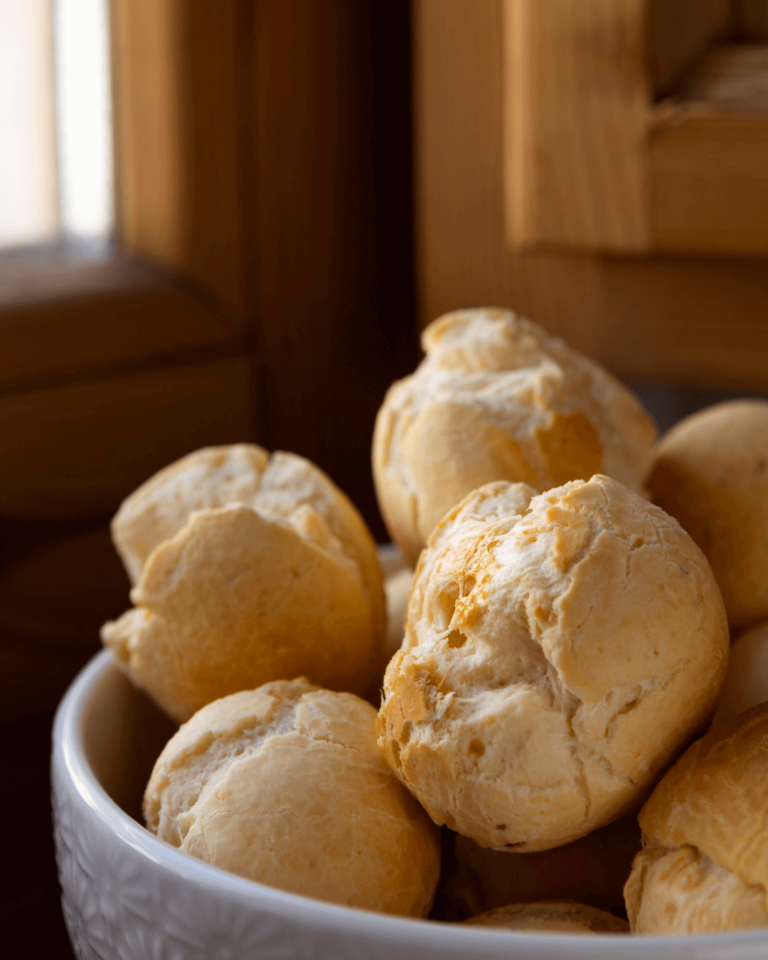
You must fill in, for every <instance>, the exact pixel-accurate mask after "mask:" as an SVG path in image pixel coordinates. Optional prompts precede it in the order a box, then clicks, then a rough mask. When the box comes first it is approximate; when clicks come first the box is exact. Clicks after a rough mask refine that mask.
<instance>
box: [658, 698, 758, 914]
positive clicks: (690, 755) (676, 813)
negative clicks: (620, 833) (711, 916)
mask: <svg viewBox="0 0 768 960" xmlns="http://www.w3.org/2000/svg"><path fill="white" fill-rule="evenodd" d="M767 817H768V704H761V705H760V706H758V707H754V708H753V709H752V710H748V711H747V712H746V713H743V714H741V715H740V716H738V717H734V718H733V719H732V720H730V721H728V722H727V723H724V724H723V725H722V726H719V727H716V728H715V729H713V730H712V731H710V732H709V733H708V734H707V735H706V736H705V737H702V739H701V740H697V741H696V743H694V744H693V745H692V746H691V747H689V748H688V750H687V751H686V752H685V753H684V754H683V755H682V757H680V759H679V760H678V761H677V763H676V764H675V765H674V766H673V767H672V769H671V770H669V772H668V773H667V774H666V775H665V776H664V777H663V778H662V780H661V781H660V782H659V784H658V785H657V786H656V788H655V790H654V791H653V793H652V794H651V795H650V797H649V798H648V800H647V801H646V803H645V805H644V806H643V808H642V810H641V811H640V817H639V819H640V826H641V828H642V831H643V835H644V839H645V841H646V842H648V841H650V842H655V843H657V844H662V845H663V846H665V847H681V846H683V845H685V844H689V845H690V846H693V847H695V848H696V849H697V850H699V851H700V852H701V853H703V854H705V855H706V856H707V857H709V859H710V860H712V861H713V862H714V863H715V864H717V865H718V866H720V867H724V868H725V869H727V870H730V871H731V872H732V873H734V874H736V876H738V877H739V878H740V879H741V880H743V881H744V883H747V884H756V883H759V884H760V885H761V886H762V887H763V890H764V891H765V892H766V894H767V895H768V831H766V829H765V823H766V818H767Z"/></svg>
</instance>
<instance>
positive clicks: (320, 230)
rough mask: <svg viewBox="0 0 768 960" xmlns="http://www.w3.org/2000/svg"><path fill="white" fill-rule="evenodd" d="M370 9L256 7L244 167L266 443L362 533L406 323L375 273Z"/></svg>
mask: <svg viewBox="0 0 768 960" xmlns="http://www.w3.org/2000/svg"><path fill="white" fill-rule="evenodd" d="M372 7H373V5H372V4H369V3H360V2H348V0H328V2H325V3H317V2H316V0H263V2H260V3H258V4H255V5H254V18H253V23H252V26H251V30H252V35H253V38H254V39H253V43H254V46H253V51H254V52H253V60H252V65H251V66H252V73H251V76H252V78H253V85H252V88H251V90H252V95H253V98H254V104H253V116H254V123H253V125H252V129H253V131H254V135H255V140H254V142H253V144H252V148H251V149H252V151H253V152H252V167H251V166H250V163H249V167H250V168H251V169H252V171H253V189H254V190H255V192H256V198H255V203H254V207H253V210H254V214H253V226H254V236H255V250H256V256H255V262H256V264H257V269H256V270H255V271H254V273H253V276H252V279H253V289H254V298H255V302H254V308H253V315H254V319H255V330H256V335H257V338H258V344H259V351H260V358H261V360H262V363H261V365H260V368H259V380H260V386H261V389H262V391H263V393H262V396H263V403H264V411H265V413H264V422H265V423H266V424H267V425H268V428H267V429H268V432H267V443H268V445H269V446H271V447H273V448H274V447H279V448H282V449H288V450H295V451H296V452H298V453H301V454H302V455H304V456H307V457H309V458H310V459H312V460H314V461H315V462H317V463H318V464H320V465H321V466H322V467H323V468H324V469H326V470H327V471H328V472H329V473H330V475H331V476H332V477H333V478H334V480H336V481H337V482H338V483H339V484H340V485H341V486H342V488H344V489H345V491H346V492H348V493H349V494H350V496H352V497H353V499H354V500H355V503H356V505H357V506H358V507H359V508H360V509H361V511H362V512H363V514H364V515H365V516H366V518H367V519H370V520H374V519H375V518H376V515H377V508H376V501H375V497H374V491H373V484H372V480H371V468H370V443H371V436H372V432H373V422H374V418H375V415H376V412H377V409H378V407H379V404H380V403H381V400H382V398H383V395H384V393H385V391H386V389H387V387H388V386H389V384H390V383H391V381H392V380H393V379H394V378H395V376H396V375H397V373H399V372H400V370H399V369H398V368H397V366H396V363H397V356H396V354H395V348H396V338H397V337H398V336H399V335H402V331H403V328H404V327H406V325H407V323H409V322H411V321H412V311H411V308H410V304H408V303H407V302H406V303H405V304H403V305H402V306H401V308H400V309H401V311H402V312H401V314H400V315H399V316H398V315H397V314H395V315H386V316H385V315H383V311H382V312H380V311H381V307H380V306H379V304H380V303H381V301H380V300H378V294H377V286H379V285H382V284H387V285H388V286H389V287H390V288H396V286H397V285H398V284H399V283H401V282H402V281H401V278H400V277H399V276H397V275H395V276H391V275H390V276H382V273H380V272H379V271H380V270H381V263H382V258H381V255H380V250H379V249H377V246H378V237H377V229H378V224H379V223H380V214H379V212H378V211H377V195H376V192H375V175H376V172H377V158H376V157H375V156H374V147H375V139H376V138H375V134H376V127H375V125H374V114H373V104H374V97H375V94H376V90H375V74H374V69H373V65H374V57H373V55H374V52H375V46H374V36H373V29H374V23H375V19H374V17H373V10H372ZM389 69H392V65H391V64H390V65H389ZM382 82H383V83H385V84H386V77H384V78H382ZM384 89H386V87H385V88H384ZM406 119H407V118H406ZM406 131H407V128H406ZM379 175H380V176H381V177H382V178H386V176H387V171H386V168H385V169H383V170H381V171H380V173H379ZM406 188H407V184H406ZM384 195H385V196H386V193H385V194H384ZM396 202H397V199H396V198H395V203H396ZM407 228H408V226H407V224H404V226H403V230H404V233H405V230H407ZM403 242H404V244H405V245H406V246H407V244H408V239H407V236H406V237H405V239H404V241H403ZM390 303H391V300H390ZM379 530H383V528H381V527H379Z"/></svg>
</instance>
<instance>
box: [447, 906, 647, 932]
mask: <svg viewBox="0 0 768 960" xmlns="http://www.w3.org/2000/svg"><path fill="white" fill-rule="evenodd" d="M464 923H469V924H473V925H474V926H482V927H503V928H505V929H507V930H520V931H530V932H531V933H534V932H535V933H576V934H584V933H587V934H590V933H629V924H628V923H627V921H626V920H622V919H620V918H619V917H614V915H613V914H612V913H606V911H605V910H598V909H597V907H590V906H587V905H586V904H583V903H575V902H573V901H571V900H546V901H543V902H541V903H510V904H507V905H506V906H504V907H496V908H495V909H493V910H488V911H487V912H486V913H481V914H478V915H477V916H475V917H470V918H469V919H468V920H465V921H464Z"/></svg>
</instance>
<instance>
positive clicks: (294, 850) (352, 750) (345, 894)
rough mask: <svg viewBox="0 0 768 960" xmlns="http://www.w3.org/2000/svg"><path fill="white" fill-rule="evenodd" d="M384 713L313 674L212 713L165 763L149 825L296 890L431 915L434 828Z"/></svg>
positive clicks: (152, 785)
mask: <svg viewBox="0 0 768 960" xmlns="http://www.w3.org/2000/svg"><path fill="white" fill-rule="evenodd" d="M375 717H376V711H375V710H374V708H373V707H371V706H370V704H368V703H366V702H365V701H363V700H360V699H359V698H357V697H355V696H353V695H352V694H348V693H332V692H330V691H328V690H323V689H321V688H319V687H316V686H314V685H312V684H310V683H308V682H307V681H306V680H304V679H298V680H293V681H275V682H273V683H268V684H264V685H263V686H262V687H259V688H258V689H256V690H249V691H244V692H241V693H236V694H232V695H231V696H228V697H224V698H222V699H221V700H217V701H215V702H214V703H211V704H209V705H208V706H206V707H204V708H203V709H202V710H199V711H198V712H197V713H196V714H195V715H194V717H192V719H191V720H190V721H188V722H187V723H186V724H184V725H183V726H182V727H181V728H180V729H179V730H178V732H177V733H176V734H175V735H174V736H173V737H172V738H171V740H170V741H169V742H168V744H167V745H166V747H165V749H164V750H163V751H162V753H161V755H160V757H159V758H158V760H157V762H156V764H155V767H154V770H153V771H152V775H151V777H150V780H149V783H148V785H147V789H146V792H145V796H144V816H145V819H146V822H147V826H148V827H149V829H150V830H152V831H153V832H154V833H156V834H157V835H158V836H159V837H160V838H161V839H163V840H166V841H167V842H168V843H171V844H173V845H174V846H176V847H181V848H182V849H184V850H185V851H187V852H188V853H191V854H192V855H194V856H196V857H198V858H199V859H202V860H206V861H207V862H209V863H212V864H214V865H215V866H218V867H221V868H222V869H225V870H229V871H231V872H233V873H237V874H239V875H241V876H245V877H249V878H250V879H253V880H257V881H259V882H262V883H266V884H269V885H271V886H276V887H279V888H281V889H284V890H290V891H292V892H294V893H301V894H305V895H308V896H316V897H320V898H321V899H326V900H331V901H333V902H336V903H345V904H348V905H351V906H358V907H363V908H367V909H374V910H383V911H385V912H389V913H396V914H403V915H407V916H422V915H424V914H425V913H426V912H427V911H428V910H429V906H430V905H431V902H432V897H433V894H434V890H435V887H436V884H437V879H438V874H439V869H440V846H439V844H440V840H439V834H438V832H437V830H436V829H435V827H434V826H433V825H432V824H431V823H430V821H429V819H428V817H427V816H426V815H425V813H424V811H423V810H422V809H421V808H420V807H419V805H418V803H416V801H415V800H414V799H413V798H412V797H411V796H410V794H409V793H408V792H407V791H406V790H405V789H404V788H403V787H402V785H401V784H400V783H399V782H398V781H397V779H396V778H395V777H394V776H393V774H392V772H391V771H390V769H389V767H388V766H387V764H386V762H385V761H384V759H383V757H382V756H381V753H380V751H379V750H378V748H377V746H376V736H375Z"/></svg>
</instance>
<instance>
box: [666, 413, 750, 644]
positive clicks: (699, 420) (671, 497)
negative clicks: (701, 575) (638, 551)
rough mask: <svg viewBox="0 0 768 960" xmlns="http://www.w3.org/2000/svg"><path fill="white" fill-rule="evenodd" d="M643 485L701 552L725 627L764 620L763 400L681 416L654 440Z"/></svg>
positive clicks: (743, 625)
mask: <svg viewBox="0 0 768 960" xmlns="http://www.w3.org/2000/svg"><path fill="white" fill-rule="evenodd" d="M648 485H649V488H650V491H651V494H652V496H653V500H654V503H658V505H659V506H660V507H662V508H663V509H664V510H666V511H667V512H668V513H670V514H672V516H673V517H676V518H677V519H678V520H679V521H680V523H681V524H682V525H683V527H685V529H686V530H687V531H688V533H690V535H691V536H692V537H693V539H694V540H695V541H696V543H697V544H698V545H699V546H700V547H701V549H702V550H703V551H704V554H705V555H706V557H707V559H708V560H709V562H710V564H711V566H712V570H713V571H714V574H715V578H716V580H717V582H718V584H719V586H720V589H721V591H722V593H723V600H724V601H725V608H726V610H727V612H728V619H729V621H730V623H731V625H732V626H733V627H745V626H749V625H750V624H752V623H755V622H756V621H758V620H760V619H764V618H765V617H768V401H765V400H732V401H727V402H725V403H718V404H716V405H714V406H712V407H707V409H705V410H701V411H699V412H698V413H694V414H692V415H691V416H689V417H686V418H685V419H684V420H681V421H680V423H678V424H676V425H675V426H674V427H673V428H672V429H671V430H670V431H669V432H668V433H666V434H664V436H663V437H662V438H661V440H660V441H659V444H658V446H657V448H656V451H655V453H654V458H653V464H652V467H651V470H650V472H649V476H648Z"/></svg>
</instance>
